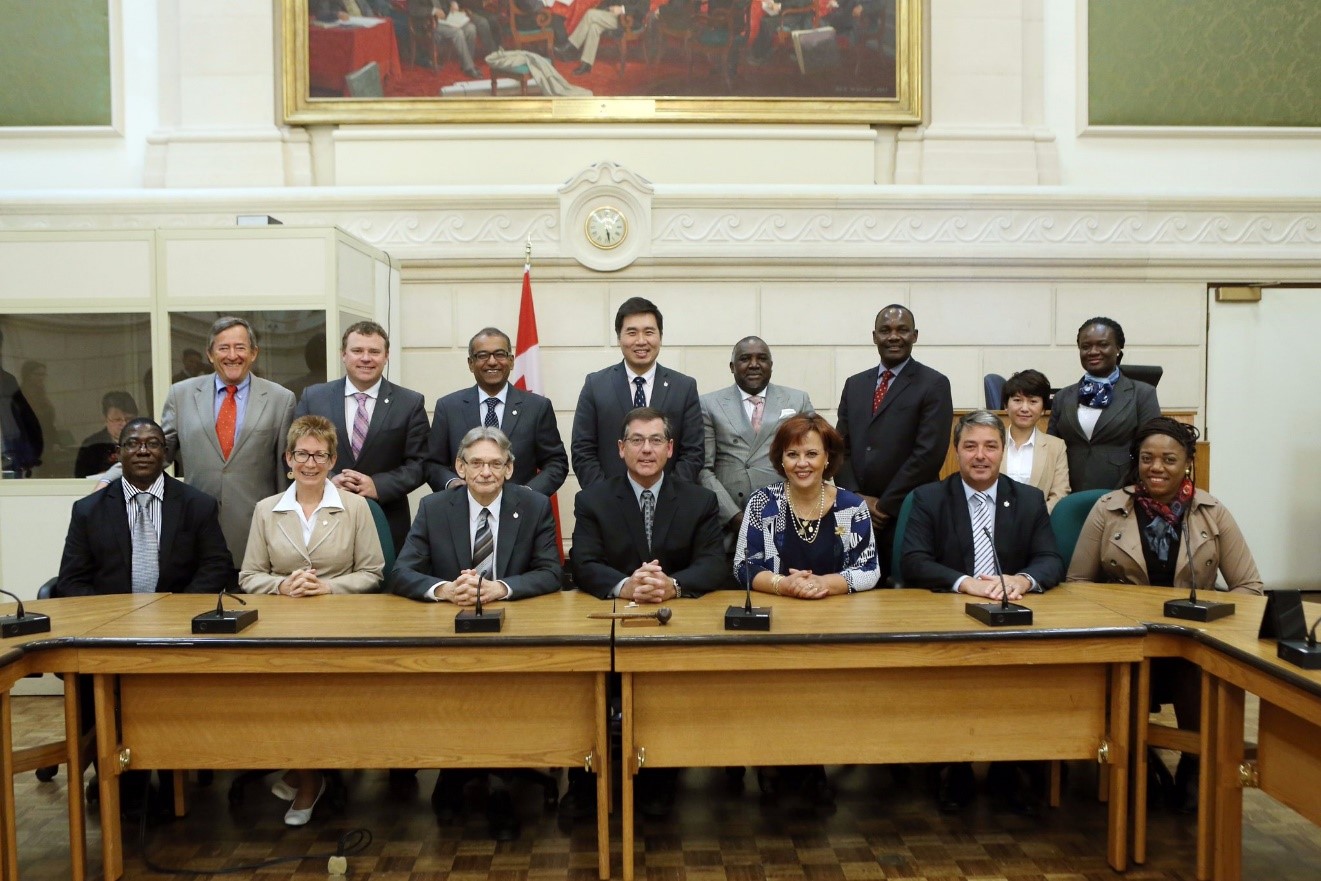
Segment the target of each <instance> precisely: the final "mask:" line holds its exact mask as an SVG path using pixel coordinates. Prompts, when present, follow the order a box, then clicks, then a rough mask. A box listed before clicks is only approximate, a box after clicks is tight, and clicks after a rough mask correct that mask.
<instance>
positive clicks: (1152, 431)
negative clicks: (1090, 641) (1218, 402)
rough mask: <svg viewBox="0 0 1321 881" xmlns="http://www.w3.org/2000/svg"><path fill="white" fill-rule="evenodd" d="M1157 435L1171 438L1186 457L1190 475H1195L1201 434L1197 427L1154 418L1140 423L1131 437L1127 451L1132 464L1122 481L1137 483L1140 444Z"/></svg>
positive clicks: (1174, 420)
mask: <svg viewBox="0 0 1321 881" xmlns="http://www.w3.org/2000/svg"><path fill="white" fill-rule="evenodd" d="M1158 434H1163V435H1165V436H1166V437H1169V438H1173V439H1174V442H1175V443H1177V444H1178V445H1179V446H1181V447H1183V451H1184V453H1185V454H1187V456H1188V467H1189V469H1190V470H1191V472H1192V474H1196V473H1197V440H1198V438H1200V437H1201V436H1202V433H1201V432H1200V431H1198V430H1197V426H1195V425H1189V424H1188V423H1187V422H1180V421H1179V420H1177V419H1171V418H1170V417H1168V416H1155V417H1152V418H1151V419H1148V420H1147V421H1146V422H1144V423H1142V425H1141V426H1139V427H1138V432H1137V434H1135V435H1133V444H1132V446H1130V447H1129V450H1128V454H1129V456H1131V457H1132V459H1133V462H1132V464H1130V465H1129V469H1128V479H1127V480H1125V481H1124V482H1125V483H1137V479H1138V453H1139V452H1140V451H1141V449H1142V442H1143V441H1145V440H1146V439H1147V438H1149V437H1154V436H1155V435H1158ZM1190 476H1191V475H1190Z"/></svg>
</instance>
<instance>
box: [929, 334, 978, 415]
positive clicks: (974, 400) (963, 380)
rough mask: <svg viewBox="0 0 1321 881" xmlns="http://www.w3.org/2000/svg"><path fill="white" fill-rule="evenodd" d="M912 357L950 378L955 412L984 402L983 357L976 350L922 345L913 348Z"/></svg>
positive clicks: (962, 347)
mask: <svg viewBox="0 0 1321 881" xmlns="http://www.w3.org/2000/svg"><path fill="white" fill-rule="evenodd" d="M913 357H914V358H916V359H917V360H918V361H921V362H922V363H923V364H925V365H927V366H928V367H930V368H932V369H934V370H939V371H940V372H941V373H943V374H945V375H946V376H948V377H949V385H950V395H951V396H952V397H953V398H954V406H955V408H957V409H964V408H976V407H980V406H982V405H983V404H984V403H985V402H986V395H985V393H984V392H983V391H982V374H983V370H982V358H981V352H980V351H978V350H977V349H975V348H971V347H964V346H923V345H921V344H918V345H917V346H916V347H914V349H913Z"/></svg>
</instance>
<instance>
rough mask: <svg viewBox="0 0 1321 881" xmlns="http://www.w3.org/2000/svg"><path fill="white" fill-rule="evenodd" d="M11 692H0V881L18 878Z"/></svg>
mask: <svg viewBox="0 0 1321 881" xmlns="http://www.w3.org/2000/svg"><path fill="white" fill-rule="evenodd" d="M10 700H11V699H10V696H9V691H8V689H6V690H5V691H3V692H0V775H3V776H4V779H3V780H0V817H2V818H3V821H4V832H3V835H4V859H3V860H2V861H0V878H3V879H5V881H17V879H18V824H17V821H16V818H15V816H14V810H15V808H14V729H13V721H14V720H13V707H12V705H11V703H10Z"/></svg>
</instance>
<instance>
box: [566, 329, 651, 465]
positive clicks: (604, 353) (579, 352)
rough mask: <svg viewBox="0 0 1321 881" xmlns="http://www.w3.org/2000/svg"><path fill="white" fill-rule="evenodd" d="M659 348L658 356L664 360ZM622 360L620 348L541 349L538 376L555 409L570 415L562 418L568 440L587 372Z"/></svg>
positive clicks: (567, 439) (567, 440)
mask: <svg viewBox="0 0 1321 881" xmlns="http://www.w3.org/2000/svg"><path fill="white" fill-rule="evenodd" d="M665 355H666V353H665V352H664V351H663V350H662V351H661V360H662V361H666V360H667V359H666V357H665ZM620 360H621V358H620V355H619V350H617V349H616V350H613V351H612V350H606V349H548V350H546V351H545V352H542V353H541V376H542V379H543V381H544V382H545V383H546V391H545V392H544V394H545V395H546V397H548V398H550V399H551V401H552V402H553V403H554V404H555V409H556V410H557V411H563V412H567V413H568V414H569V419H568V420H565V419H561V421H560V434H561V435H562V436H563V438H564V442H565V443H566V444H567V443H568V442H569V428H570V425H571V424H572V414H573V409H574V408H575V407H576V406H578V393H579V392H581V391H582V388H583V380H584V379H586V378H587V374H589V373H594V372H596V371H597V370H600V369H601V368H603V367H607V366H609V365H611V364H615V363H617V362H619V361H620Z"/></svg>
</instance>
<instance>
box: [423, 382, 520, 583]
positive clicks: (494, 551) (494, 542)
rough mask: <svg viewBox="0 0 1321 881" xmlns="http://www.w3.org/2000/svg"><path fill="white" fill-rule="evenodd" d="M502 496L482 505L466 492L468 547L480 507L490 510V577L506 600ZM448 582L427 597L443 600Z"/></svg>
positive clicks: (479, 519) (477, 521)
mask: <svg viewBox="0 0 1321 881" xmlns="http://www.w3.org/2000/svg"><path fill="white" fill-rule="evenodd" d="M506 388H508V386H506ZM504 497H505V494H504V493H503V492H502V493H500V495H498V496H496V497H495V499H494V500H493V501H492V502H491V504H489V505H483V504H482V503H481V502H479V501H477V500H476V499H474V498H473V497H472V493H471V492H469V493H468V548H469V550H471V549H472V546H473V544H474V543H475V542H476V541H477V527H478V526H479V525H480V524H481V522H482V508H485V509H486V510H488V511H490V512H491V516H490V519H489V520H488V521H487V526H488V527H490V530H491V575H492V579H493V580H494V581H496V582H497V583H498V584H499V585H500V586H501V587H503V588H504V589H505V595H504V596H503V597H501V599H506V600H507V599H509V597H510V596H511V595H512V594H513V592H514V591H513V589H512V588H510V587H509V585H507V584H505V583H504V582H503V581H500V580H499V579H500V573H499V572H498V571H497V570H496V559H497V558H498V557H499V549H500V503H501V501H503V500H504ZM448 583H449V582H448V581H437V582H436V583H435V584H433V585H431V587H429V588H428V589H427V599H429V600H434V601H436V602H438V603H440V602H444V597H442V596H441V595H440V588H441V587H442V586H443V585H446V584H448Z"/></svg>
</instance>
